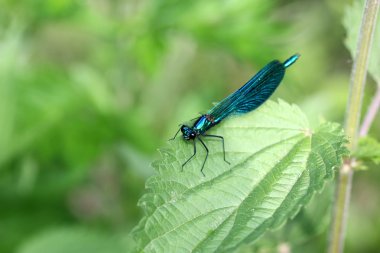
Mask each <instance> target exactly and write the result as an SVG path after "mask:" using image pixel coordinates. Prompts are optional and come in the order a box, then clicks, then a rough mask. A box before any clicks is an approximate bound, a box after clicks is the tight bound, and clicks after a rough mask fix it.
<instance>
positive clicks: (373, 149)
mask: <svg viewBox="0 0 380 253" xmlns="http://www.w3.org/2000/svg"><path fill="white" fill-rule="evenodd" d="M354 157H355V158H357V159H359V160H361V161H365V162H373V163H375V164H377V165H379V164H380V142H379V141H377V140H376V139H374V138H372V137H363V138H361V139H360V140H359V143H358V148H357V150H356V151H355V152H354Z"/></svg>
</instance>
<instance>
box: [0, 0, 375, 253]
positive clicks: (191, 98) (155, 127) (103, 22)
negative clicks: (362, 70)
mask: <svg viewBox="0 0 380 253" xmlns="http://www.w3.org/2000/svg"><path fill="white" fill-rule="evenodd" d="M349 3H350V2H349V1H342V0H339V1H337V0H330V1H328V0H326V1H317V0H314V1H310V0H292V1H285V0H276V1H266V0H240V1H232V0H229V1H228V0H225V1H217V0H210V1H201V0H194V1H180V0H157V1H149V0H125V1H121V0H120V1H119V0H113V1H105V0H93V1H76V0H59V1H57V0H45V1H38V0H25V1H11V0H9V1H8V0H2V1H0V252H22V253H26V252H51V253H53V252H83V253H85V252H127V251H128V250H127V251H126V249H128V247H129V243H130V241H129V239H128V237H127V235H128V233H129V232H130V230H131V229H132V228H133V226H135V225H136V224H137V222H138V221H139V219H140V218H141V217H142V212H141V210H140V209H139V208H138V207H137V206H136V203H137V201H138V199H139V197H141V196H142V194H143V190H144V181H145V180H146V179H147V178H148V177H149V176H150V175H152V174H153V173H154V172H153V169H152V168H151V167H150V163H151V162H152V161H153V160H154V159H156V158H158V153H157V151H156V150H157V148H158V147H160V146H163V145H165V142H166V140H167V139H168V138H170V137H172V136H173V135H174V133H175V132H176V130H177V126H178V124H179V123H181V122H184V121H186V120H188V119H191V118H193V117H195V116H197V115H198V113H199V112H204V111H207V110H208V109H209V108H210V106H211V105H212V102H216V101H218V100H220V99H222V98H223V97H224V96H226V95H228V94H229V93H230V92H232V91H234V90H235V89H236V88H238V87H240V86H241V85H242V84H243V83H244V82H245V81H246V80H248V79H249V78H250V77H251V75H253V74H254V73H255V72H256V71H258V70H259V69H260V68H261V67H262V66H264V65H265V64H266V63H267V62H269V61H271V60H272V59H279V60H285V59H286V58H287V57H289V56H290V55H292V54H293V53H296V52H298V53H300V54H301V55H302V57H301V59H300V60H299V62H297V64H295V65H294V67H292V69H291V71H290V70H289V71H288V72H287V75H286V78H285V79H284V81H283V83H282V85H281V86H280V87H279V89H278V90H277V91H276V93H275V95H274V96H273V98H272V99H276V98H282V99H284V100H286V101H287V102H290V103H295V104H298V105H299V106H300V107H301V108H302V110H303V111H304V112H305V113H306V114H307V116H308V117H309V119H310V121H311V122H312V125H313V126H317V125H318V124H319V123H320V122H321V121H324V120H329V121H337V122H342V121H343V117H344V112H345V105H346V99H347V94H348V82H349V73H350V68H351V64H352V60H351V57H350V55H349V53H348V51H347V50H346V49H345V47H344V43H343V41H344V38H345V31H344V28H343V26H342V24H341V20H342V16H343V14H344V10H345V5H346V4H349ZM374 90H375V83H374V82H373V80H371V79H369V80H368V85H367V88H366V94H367V95H366V96H365V98H364V103H365V106H364V109H365V108H366V105H368V103H369V102H370V99H371V94H373V93H374ZM370 133H371V135H372V136H374V137H377V138H378V139H379V138H380V120H379V117H378V118H377V119H376V121H375V123H374V125H373V127H372V129H371V132H370ZM379 181H380V170H379V168H375V167H370V169H369V170H368V171H364V172H359V173H357V175H356V176H355V181H354V186H353V197H352V203H351V205H352V206H351V209H350V221H349V225H348V232H347V243H346V244H347V247H346V252H378V249H379V247H380V240H379V238H380V212H379V206H380V201H379V197H378V193H379V190H380V185H379V184H378V182H379ZM332 189H333V187H332V183H331V184H330V185H327V187H326V190H325V191H324V192H323V193H322V195H321V196H317V197H316V198H315V199H314V201H313V202H312V203H311V204H310V205H309V206H308V208H307V209H306V210H303V211H302V212H301V213H300V214H299V215H298V216H297V217H296V219H295V221H293V222H291V224H287V225H286V227H285V228H283V229H282V230H281V231H278V232H274V233H269V234H268V235H267V236H265V237H264V238H262V239H261V240H260V241H259V242H258V243H257V244H256V245H255V246H247V247H243V248H242V249H241V250H240V251H241V252H252V251H255V250H258V252H277V250H278V249H279V247H282V246H284V245H285V246H290V247H291V249H292V252H322V251H324V250H325V248H326V241H327V232H326V230H328V224H329V214H330V212H329V208H330V203H331V196H332ZM290 230H291V231H292V232H289V231H290ZM290 235H291V236H290ZM48 249H51V250H48ZM53 249H54V250H53ZM57 249H60V251H59V250H57ZM306 249H307V251H305V250H306ZM265 250H267V251H265ZM255 252H256V251H255Z"/></svg>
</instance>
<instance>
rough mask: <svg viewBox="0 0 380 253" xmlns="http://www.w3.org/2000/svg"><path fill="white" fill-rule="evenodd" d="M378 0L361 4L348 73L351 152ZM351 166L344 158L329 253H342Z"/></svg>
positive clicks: (351, 176) (347, 116) (347, 122)
mask: <svg viewBox="0 0 380 253" xmlns="http://www.w3.org/2000/svg"><path fill="white" fill-rule="evenodd" d="M379 1H380V0H367V1H366V3H365V8H364V13H363V19H362V24H361V27H360V33H359V38H358V44H357V49H356V55H355V59H354V64H353V66H352V71H351V80H350V93H349V97H348V102H347V111H346V116H345V126H344V127H345V131H346V134H347V135H348V137H349V138H350V139H349V140H350V142H349V144H348V148H349V150H350V151H353V150H355V148H356V145H357V139H358V129H359V120H360V111H361V107H362V98H363V93H364V86H365V80H366V76H367V67H368V59H369V52H370V49H371V45H372V39H373V33H374V31H375V29H374V28H375V26H376V18H377V13H378V10H379ZM351 164H352V160H351V159H350V158H347V159H346V160H345V162H344V164H343V166H342V167H341V169H340V172H339V179H338V183H337V188H336V195H335V200H334V209H333V217H332V218H333V220H332V225H331V231H330V241H329V249H328V252H329V253H341V252H343V246H344V239H345V232H346V231H345V230H346V223H347V213H348V205H349V201H350V195H351V186H352V178H353V168H352V166H351Z"/></svg>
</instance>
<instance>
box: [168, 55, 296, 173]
mask: <svg viewBox="0 0 380 253" xmlns="http://www.w3.org/2000/svg"><path fill="white" fill-rule="evenodd" d="M299 57H300V55H299V54H295V55H293V56H291V57H290V58H289V59H287V60H286V61H285V62H283V63H282V62H280V61H278V60H274V61H271V62H270V63H268V64H267V65H266V66H265V67H264V68H262V69H261V70H260V71H259V72H258V73H257V74H256V75H254V76H253V77H252V78H251V79H250V80H249V81H248V82H247V83H246V84H244V85H243V86H242V87H241V88H240V89H238V90H237V91H235V92H234V93H232V94H231V95H229V96H228V97H226V98H225V99H223V100H222V101H220V102H219V103H217V104H216V105H215V106H214V107H213V108H211V109H210V110H209V111H208V112H207V113H206V114H204V115H201V116H200V117H199V118H196V120H195V122H194V124H193V125H192V126H188V125H181V127H180V129H179V130H178V131H177V133H176V134H175V135H174V137H173V138H172V139H171V140H173V139H175V137H176V136H177V134H178V133H179V131H181V132H182V135H183V138H184V139H185V140H193V146H194V153H193V155H192V156H190V157H189V158H188V159H187V160H186V162H184V163H183V164H182V169H183V167H184V166H185V165H186V164H187V163H188V162H189V161H190V160H191V159H192V158H193V157H194V156H195V155H196V153H197V147H196V143H195V141H196V140H199V141H200V143H201V144H202V146H203V147H204V149H205V150H206V157H205V159H204V161H203V164H202V168H201V172H202V174H203V175H204V173H203V168H204V166H205V163H206V161H207V158H208V153H209V150H208V148H207V146H206V144H205V143H204V141H203V140H202V138H201V137H211V138H218V139H220V140H221V141H222V147H223V157H224V161H225V162H226V163H228V164H229V162H228V161H227V160H226V152H225V149H224V138H223V136H219V135H212V134H206V132H207V131H208V130H209V129H210V128H212V127H213V126H215V125H217V124H219V123H220V122H221V121H222V120H223V119H225V118H226V117H228V116H231V115H238V114H244V113H247V112H250V111H252V110H255V109H256V108H257V107H259V106H260V105H262V104H263V103H264V102H265V101H266V100H267V99H268V98H269V97H270V96H271V95H272V93H273V92H274V91H275V90H276V88H277V87H278V85H279V84H280V82H281V80H282V79H283V77H284V75H285V69H286V68H288V67H289V66H291V65H292V64H293V63H294V62H296V61H297V59H298V58H299Z"/></svg>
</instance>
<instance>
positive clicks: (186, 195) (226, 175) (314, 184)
mask: <svg viewBox="0 0 380 253" xmlns="http://www.w3.org/2000/svg"><path fill="white" fill-rule="evenodd" d="M210 134H217V135H222V136H224V138H225V144H226V156H227V160H228V161H230V162H231V165H228V164H226V163H225V162H224V161H223V152H222V146H221V143H220V142H219V141H216V140H205V141H206V144H207V146H208V147H209V150H210V155H209V158H208V160H207V163H206V166H205V168H204V173H205V174H206V176H203V175H202V174H201V173H200V168H201V165H202V162H203V160H204V157H205V152H204V150H203V149H202V147H201V145H199V144H198V151H197V154H196V156H195V158H194V159H193V160H191V161H190V162H189V163H188V165H186V166H185V168H184V171H183V172H181V164H182V163H183V162H184V161H186V159H187V158H188V157H190V156H191V155H192V151H193V148H192V145H191V144H190V143H187V142H185V141H184V140H182V138H177V139H176V140H175V141H173V142H170V144H169V147H168V148H166V149H162V150H161V156H162V158H161V160H159V161H157V162H155V163H154V164H153V166H154V167H155V168H156V170H157V173H158V174H157V175H156V176H153V177H151V178H150V179H149V180H148V181H147V184H146V187H147V193H146V194H145V195H144V196H143V197H142V198H141V199H140V202H139V205H140V206H141V207H142V208H143V209H144V211H145V217H144V218H143V220H142V221H140V223H139V225H138V226H137V227H136V228H135V229H134V231H133V235H134V238H135V240H136V244H137V249H136V250H137V251H139V252H140V251H142V252H190V251H191V252H193V251H194V252H231V251H232V250H233V249H235V248H236V247H238V246H239V245H241V244H242V243H243V242H252V241H254V240H256V239H257V238H258V237H260V236H261V235H262V234H263V233H264V232H265V231H266V230H268V229H273V228H277V227H279V226H280V225H282V224H283V223H284V222H285V221H286V220H287V219H288V218H292V217H294V216H295V215H296V214H297V212H298V211H299V210H300V208H301V207H302V206H304V205H305V204H306V203H307V202H308V201H309V200H310V198H311V197H312V196H313V193H314V192H315V191H320V190H321V189H322V187H323V185H324V183H325V181H326V180H327V179H331V178H332V177H333V175H334V168H335V167H337V166H339V165H340V164H341V160H342V159H341V158H342V155H345V154H347V149H346V148H345V147H344V144H345V142H346V139H345V136H344V134H343V132H342V129H341V128H340V126H339V125H337V124H332V123H326V124H323V125H322V126H320V127H319V128H318V129H317V130H316V131H315V132H313V131H312V130H311V129H310V128H309V125H308V122H307V119H306V117H305V115H304V114H303V113H302V112H301V111H300V110H299V108H298V107H296V106H294V105H289V104H287V103H285V102H283V101H279V102H278V103H275V102H272V101H268V102H266V103H265V104H264V105H263V106H262V107H260V108H259V109H258V110H256V111H254V112H251V113H249V114H246V115H242V116H239V117H232V118H229V119H227V120H226V121H225V122H223V123H222V124H220V125H219V126H217V127H215V129H212V130H211V131H210ZM204 139H206V138H204Z"/></svg>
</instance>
